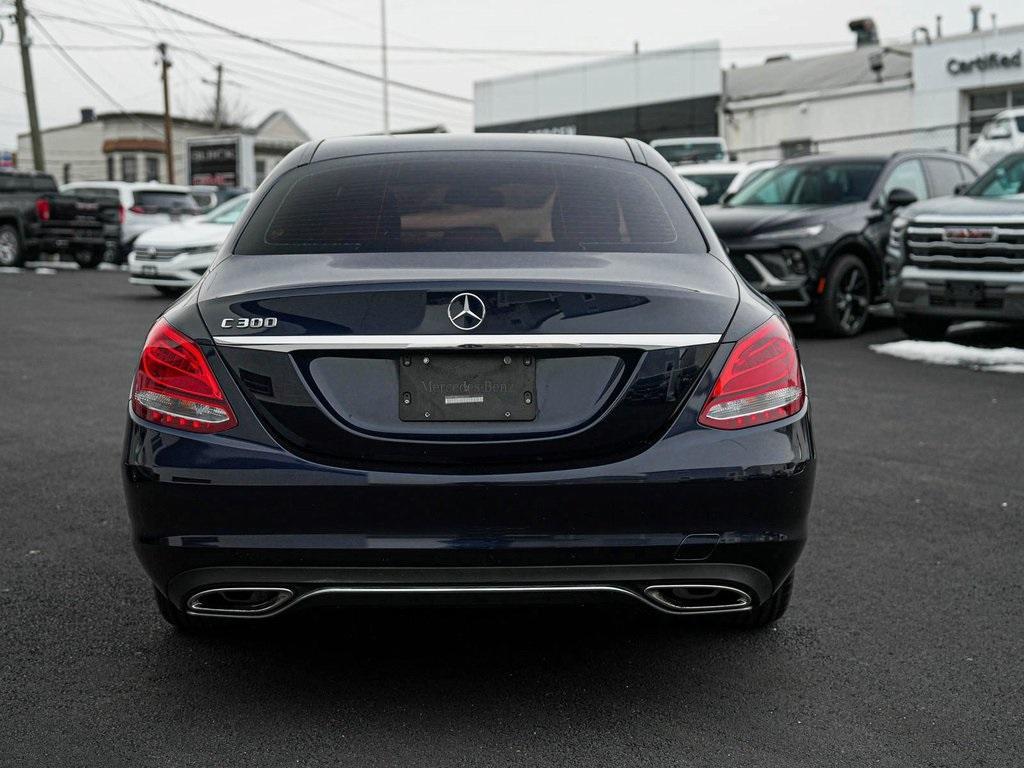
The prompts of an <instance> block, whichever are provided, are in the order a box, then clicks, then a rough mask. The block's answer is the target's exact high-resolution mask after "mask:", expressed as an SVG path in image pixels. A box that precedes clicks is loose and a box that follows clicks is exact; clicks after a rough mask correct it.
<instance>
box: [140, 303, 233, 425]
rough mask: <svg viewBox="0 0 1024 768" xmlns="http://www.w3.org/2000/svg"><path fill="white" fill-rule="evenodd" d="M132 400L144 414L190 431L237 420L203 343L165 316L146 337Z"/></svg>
mask: <svg viewBox="0 0 1024 768" xmlns="http://www.w3.org/2000/svg"><path fill="white" fill-rule="evenodd" d="M131 402H132V410H133V411H134V412H135V414H136V415H137V416H138V417H139V418H140V419H144V420H146V421H150V422H153V423H154V424H160V425H162V426H165V427H173V428H175V429H184V430H186V431H188V432H204V433H210V432H223V431H224V430H226V429H231V428H232V427H234V426H236V425H237V424H238V420H237V419H236V418H235V414H234V412H233V411H232V410H231V406H230V405H228V402H227V400H226V399H225V398H224V392H223V391H222V390H221V388H220V384H219V383H218V382H217V377H216V376H214V375H213V371H212V370H211V368H210V364H209V363H208V362H207V361H206V356H205V355H204V354H203V351H202V350H201V349H200V348H199V345H197V344H196V343H195V342H194V341H192V339H190V338H189V337H188V336H186V335H185V334H183V333H182V332H181V331H179V330H177V329H176V328H174V327H173V326H172V325H171V324H170V323H168V322H167V321H166V320H163V319H161V320H158V321H157V322H156V325H154V326H153V329H152V330H151V331H150V332H149V336H148V337H147V338H146V345H145V347H143V349H142V357H141V358H140V359H139V369H138V371H136V373H135V382H134V384H132V400H131Z"/></svg>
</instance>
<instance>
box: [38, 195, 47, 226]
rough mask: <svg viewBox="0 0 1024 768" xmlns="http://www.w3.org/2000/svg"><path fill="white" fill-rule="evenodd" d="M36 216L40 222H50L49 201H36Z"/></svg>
mask: <svg viewBox="0 0 1024 768" xmlns="http://www.w3.org/2000/svg"><path fill="white" fill-rule="evenodd" d="M36 216H38V217H39V220H40V221H49V220H50V201H49V200H47V199H45V198H42V197H41V198H39V199H38V200H36Z"/></svg>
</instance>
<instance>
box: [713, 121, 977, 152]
mask: <svg viewBox="0 0 1024 768" xmlns="http://www.w3.org/2000/svg"><path fill="white" fill-rule="evenodd" d="M970 138H971V132H970V125H969V124H968V123H953V124H951V125H937V126H932V127H929V128H910V129H906V130H900V131H883V132H879V133H862V134H857V135H851V136H836V137H832V138H828V139H812V138H794V139H790V140H787V141H782V142H779V143H778V144H772V145H766V146H760V147H739V148H733V147H730V148H729V151H730V154H732V155H734V156H735V158H736V159H737V160H742V161H750V160H787V159H789V158H791V157H801V156H803V155H816V154H819V153H823V152H828V153H832V154H838V153H880V154H889V153H891V152H898V151H900V150H906V149H945V150H951V151H954V152H964V153H965V152H967V150H968V148H969V147H970Z"/></svg>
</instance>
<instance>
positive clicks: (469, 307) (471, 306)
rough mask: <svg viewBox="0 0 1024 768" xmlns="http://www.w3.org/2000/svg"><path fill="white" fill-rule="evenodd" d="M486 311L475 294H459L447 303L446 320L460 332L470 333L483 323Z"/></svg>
mask: <svg viewBox="0 0 1024 768" xmlns="http://www.w3.org/2000/svg"><path fill="white" fill-rule="evenodd" d="M485 314H487V309H486V308H485V307H484V303H483V301H482V300H481V299H480V297H479V296H477V295H476V294H475V293H460V294H459V295H458V296H456V297H455V298H454V299H452V300H451V301H449V302H448V319H449V320H451V321H452V325H454V326H455V327H456V328H458V329H459V330H460V331H472V330H473V329H474V328H479V327H480V323H482V322H483V321H484V315H485Z"/></svg>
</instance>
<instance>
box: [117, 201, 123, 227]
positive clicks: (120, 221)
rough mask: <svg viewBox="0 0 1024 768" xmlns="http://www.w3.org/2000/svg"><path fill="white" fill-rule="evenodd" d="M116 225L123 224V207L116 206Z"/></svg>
mask: <svg viewBox="0 0 1024 768" xmlns="http://www.w3.org/2000/svg"><path fill="white" fill-rule="evenodd" d="M117 223H118V224H124V206H123V205H119V206H117Z"/></svg>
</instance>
